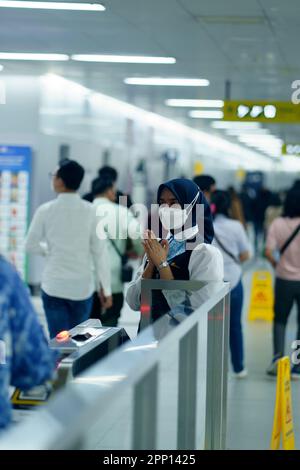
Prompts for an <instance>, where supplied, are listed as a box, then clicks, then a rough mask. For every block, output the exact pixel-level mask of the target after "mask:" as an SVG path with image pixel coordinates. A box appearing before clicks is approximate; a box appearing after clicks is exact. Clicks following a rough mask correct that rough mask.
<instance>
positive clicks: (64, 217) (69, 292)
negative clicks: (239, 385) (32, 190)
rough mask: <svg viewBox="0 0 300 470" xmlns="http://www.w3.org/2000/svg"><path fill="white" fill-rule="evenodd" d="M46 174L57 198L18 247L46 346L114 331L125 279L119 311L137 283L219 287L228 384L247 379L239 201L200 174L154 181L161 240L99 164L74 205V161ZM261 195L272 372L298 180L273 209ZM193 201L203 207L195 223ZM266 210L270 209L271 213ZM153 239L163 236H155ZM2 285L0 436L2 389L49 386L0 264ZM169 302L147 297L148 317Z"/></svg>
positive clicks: (15, 279)
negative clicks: (271, 293) (38, 278)
mask: <svg viewBox="0 0 300 470" xmlns="http://www.w3.org/2000/svg"><path fill="white" fill-rule="evenodd" d="M50 176H51V179H52V185H53V190H54V191H55V193H56V194H57V197H56V198H55V199H54V200H52V201H50V202H48V203H46V204H43V205H42V206H40V207H39V208H38V210H37V211H36V213H35V214H34V217H33V220H32V222H31V224H30V228H29V231H28V235H27V239H26V250H27V252H28V253H33V254H38V255H41V256H44V257H45V259H46V263H45V269H44V272H43V276H42V283H41V290H42V301H43V306H44V310H45V315H46V319H47V323H48V330H49V335H50V338H53V337H55V335H57V333H59V332H60V331H62V330H69V329H71V328H72V327H74V326H76V325H77V324H79V323H81V322H83V321H85V320H86V319H88V318H90V317H91V318H98V319H100V320H101V322H102V324H103V325H107V326H116V325H117V324H118V320H119V317H120V313H121V310H122V307H123V304H124V283H125V282H129V285H128V290H127V296H126V300H127V302H128V304H129V306H130V307H131V308H132V309H133V310H140V307H141V280H142V279H162V280H170V281H172V280H199V281H223V280H225V281H229V282H230V287H231V293H230V296H231V306H230V351H231V361H232V368H233V371H234V374H235V376H236V377H237V378H244V377H246V376H247V370H246V367H245V360H244V347H243V331H242V320H241V317H242V307H243V285H242V269H241V265H242V263H244V262H245V261H246V260H248V259H249V257H250V251H251V250H250V244H249V240H248V235H247V232H246V228H247V222H249V206H247V204H245V200H246V199H245V197H243V194H241V195H240V196H239V195H238V194H237V193H236V191H235V190H234V188H229V190H228V191H223V190H222V191H221V190H219V189H218V188H217V184H216V181H215V179H214V178H213V177H212V176H209V175H201V176H197V177H195V178H194V181H192V180H189V179H185V178H179V179H173V180H171V181H167V182H164V183H163V184H161V185H160V186H159V187H158V191H157V204H158V205H159V210H158V216H159V232H160V233H154V232H153V231H152V230H151V228H149V229H148V230H146V231H144V232H143V229H142V226H141V224H140V222H139V220H138V219H137V218H136V217H135V216H134V214H133V213H132V212H131V211H130V210H129V208H130V206H131V200H130V198H127V199H126V198H125V199H124V198H121V199H120V196H124V195H123V194H122V193H121V192H120V191H118V189H117V178H118V174H117V172H116V170H115V169H114V168H111V167H108V166H105V167H102V168H101V169H100V170H99V172H98V175H97V178H96V179H95V180H93V181H92V184H91V191H90V192H89V193H88V194H86V195H85V196H84V197H83V198H81V196H80V194H79V189H80V186H81V183H82V181H83V178H84V168H83V167H82V166H81V165H80V164H79V163H77V162H76V161H73V160H64V161H62V162H61V163H60V164H59V166H58V167H57V168H56V170H55V171H54V172H53V174H51V175H50ZM267 193H268V192H267V191H266V190H265V189H262V190H261V192H260V193H259V194H260V195H259V197H260V198H261V199H260V201H261V200H262V199H264V205H263V208H262V207H261V208H259V210H261V211H263V213H264V215H265V214H267V208H268V209H270V210H269V214H268V222H267V224H266V225H265V227H266V228H267V231H268V233H267V238H266V249H265V254H266V257H267V259H268V260H269V261H270V263H271V264H272V265H273V266H274V268H275V269H276V284H275V319H274V328H273V338H274V357H273V360H272V363H271V365H270V367H269V369H268V373H269V374H276V366H277V362H278V359H279V358H280V357H282V356H283V355H284V339H285V329H286V324H287V320H288V317H289V314H290V311H291V308H292V305H293V302H294V301H295V302H297V305H298V333H297V339H298V340H300V270H299V269H300V236H299V232H300V209H299V208H300V182H299V181H296V183H295V184H294V187H293V188H292V189H291V190H290V191H289V192H288V193H287V196H286V198H285V201H284V203H283V204H282V201H281V199H279V198H277V199H276V197H274V195H273V196H272V197H269V196H270V195H268V197H267ZM120 201H121V202H122V204H120ZM267 201H268V203H267ZM199 205H201V207H202V208H203V211H202V212H201V217H200V219H201V223H200V219H199V213H198V211H197V208H198V206H199ZM271 207H273V208H276V210H273V213H271ZM247 210H248V213H247ZM252 214H253V211H252ZM257 214H258V212H257V213H256V216H255V217H256V223H257V227H259V229H257V228H255V226H254V229H255V231H256V232H257V230H258V231H259V230H264V223H265V220H264V219H265V217H262V215H261V214H259V216H258V215H257ZM99 221H101V223H99ZM162 231H163V233H164V234H165V235H164V236H163V237H160V234H161V232H162ZM256 243H257V242H256ZM128 250H130V251H131V252H134V253H135V255H136V256H137V257H141V258H142V255H143V254H144V257H143V259H142V262H141V266H140V268H139V270H138V271H137V273H136V274H135V276H134V278H133V279H132V268H130V266H129V265H128V256H127V252H128ZM0 280H1V282H0V341H1V344H2V343H3V344H4V345H5V347H6V349H5V361H4V362H3V361H0V362H1V364H0V429H1V428H4V427H5V426H7V424H8V423H9V421H10V418H11V410H10V403H9V399H8V387H9V385H12V386H17V387H20V388H21V389H28V388H31V387H33V386H35V385H39V384H41V383H44V382H45V381H46V380H48V379H51V378H52V377H53V373H54V369H55V355H54V353H53V352H51V351H50V349H49V348H48V344H47V340H46V338H45V336H44V333H43V330H42V328H41V326H40V325H39V322H38V320H37V316H36V313H35V312H34V310H33V307H32V305H31V302H30V297H29V293H28V290H27V288H26V287H25V285H24V283H23V282H22V281H21V279H20V278H19V276H18V274H17V273H16V272H15V270H14V268H13V267H12V266H11V265H10V264H9V263H8V262H6V261H5V260H4V258H2V257H0ZM130 281H131V282H130ZM170 305H171V304H170V297H168V295H167V293H166V292H165V291H156V292H155V295H154V298H153V305H152V310H153V313H152V315H153V317H152V321H154V320H156V319H158V318H159V317H161V316H162V315H163V314H165V313H166V312H167V311H168V310H169V309H170ZM2 362H3V363H2ZM293 374H294V375H298V376H300V368H299V367H294V368H293Z"/></svg>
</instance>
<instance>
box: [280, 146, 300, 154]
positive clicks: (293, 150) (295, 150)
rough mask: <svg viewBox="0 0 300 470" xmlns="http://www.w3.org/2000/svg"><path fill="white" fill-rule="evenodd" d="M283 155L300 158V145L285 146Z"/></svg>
mask: <svg viewBox="0 0 300 470" xmlns="http://www.w3.org/2000/svg"><path fill="white" fill-rule="evenodd" d="M281 153H282V155H295V156H296V157H300V143H299V144H284V145H283V146H282V151H281Z"/></svg>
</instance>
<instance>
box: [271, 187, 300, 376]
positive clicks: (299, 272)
mask: <svg viewBox="0 0 300 470" xmlns="http://www.w3.org/2000/svg"><path fill="white" fill-rule="evenodd" d="M265 255H266V258H267V259H268V260H269V261H270V263H271V264H272V266H273V267H274V269H275V271H276V280H275V302H274V314H275V316H274V322H273V359H272V362H271V364H270V366H269V367H268V369H267V374H268V375H271V376H272V375H276V374H277V364H278V360H279V359H280V358H281V357H283V356H284V349H285V331H286V325H287V321H288V318H289V315H290V312H291V309H292V306H293V304H294V302H296V303H297V307H298V332H297V340H300V190H299V189H291V190H290V191H289V192H288V193H287V196H286V200H285V204H284V210H283V216H282V217H277V218H276V219H275V220H274V221H273V222H272V224H271V226H270V228H269V231H268V235H267V242H266V249H265ZM292 377H293V378H300V366H299V365H294V366H293V367H292Z"/></svg>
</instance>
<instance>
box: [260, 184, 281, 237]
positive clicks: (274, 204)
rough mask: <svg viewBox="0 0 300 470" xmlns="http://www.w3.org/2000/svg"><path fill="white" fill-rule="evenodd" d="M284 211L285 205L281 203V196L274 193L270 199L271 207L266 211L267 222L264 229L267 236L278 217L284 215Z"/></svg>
mask: <svg viewBox="0 0 300 470" xmlns="http://www.w3.org/2000/svg"><path fill="white" fill-rule="evenodd" d="M282 211H283V203H282V201H281V198H280V195H279V194H277V193H272V197H271V198H270V205H269V207H267V209H266V214H265V222H264V229H265V234H267V233H268V230H269V228H270V226H271V224H272V222H273V220H275V219H276V218H277V217H280V216H281V215H282Z"/></svg>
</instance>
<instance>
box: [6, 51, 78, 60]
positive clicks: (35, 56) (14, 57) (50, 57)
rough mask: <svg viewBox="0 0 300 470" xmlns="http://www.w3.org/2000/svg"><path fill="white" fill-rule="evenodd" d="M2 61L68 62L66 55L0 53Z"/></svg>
mask: <svg viewBox="0 0 300 470" xmlns="http://www.w3.org/2000/svg"><path fill="white" fill-rule="evenodd" d="M0 59H2V60H52V61H63V60H69V56H67V55H66V54H35V53H30V52H0Z"/></svg>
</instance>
